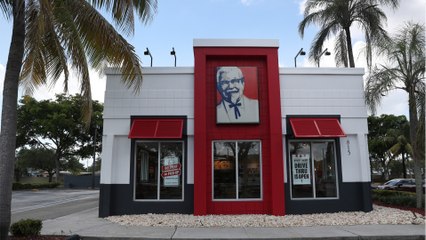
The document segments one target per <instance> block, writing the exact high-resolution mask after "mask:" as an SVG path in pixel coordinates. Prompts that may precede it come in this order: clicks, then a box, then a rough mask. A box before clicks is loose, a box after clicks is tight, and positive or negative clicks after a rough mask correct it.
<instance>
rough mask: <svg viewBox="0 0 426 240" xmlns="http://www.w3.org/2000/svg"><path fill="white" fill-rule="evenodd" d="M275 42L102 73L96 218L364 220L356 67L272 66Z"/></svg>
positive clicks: (227, 43)
mask: <svg viewBox="0 0 426 240" xmlns="http://www.w3.org/2000/svg"><path fill="white" fill-rule="evenodd" d="M278 47H279V43H278V41H277V40H220V39H196V40H194V59H195V63H194V67H152V68H145V69H144V76H143V78H144V80H143V81H144V82H143V85H142V88H141V90H140V92H139V93H134V91H133V90H132V89H128V88H127V87H126V86H125V85H124V84H123V83H122V82H121V75H120V73H119V72H118V71H117V70H115V69H109V70H108V71H107V85H106V93H105V106H104V133H103V151H102V170H101V188H100V205H99V216H100V217H105V216H110V215H121V214H141V213H186V214H195V215H206V214H272V215H285V214H301V213H320V212H338V211H370V210H371V209H372V203H371V197H370V166H369V159H368V149H367V133H368V129H367V110H366V106H365V103H364V92H363V74H364V71H363V69H357V68H280V67H279V66H278Z"/></svg>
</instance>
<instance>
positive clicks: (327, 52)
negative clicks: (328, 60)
mask: <svg viewBox="0 0 426 240" xmlns="http://www.w3.org/2000/svg"><path fill="white" fill-rule="evenodd" d="M324 54H325V56H330V55H331V53H330V52H329V51H328V48H326V49H324V51H322V52H321V53H320V55H319V56H318V67H320V61H321V57H322V55H324Z"/></svg>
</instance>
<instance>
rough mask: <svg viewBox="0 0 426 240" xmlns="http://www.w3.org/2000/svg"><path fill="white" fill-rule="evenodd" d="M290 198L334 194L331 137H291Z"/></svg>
mask: <svg viewBox="0 0 426 240" xmlns="http://www.w3.org/2000/svg"><path fill="white" fill-rule="evenodd" d="M289 149H290V161H291V168H290V171H291V193H292V198H337V197H338V196H337V173H336V155H335V144H334V141H290V144H289Z"/></svg>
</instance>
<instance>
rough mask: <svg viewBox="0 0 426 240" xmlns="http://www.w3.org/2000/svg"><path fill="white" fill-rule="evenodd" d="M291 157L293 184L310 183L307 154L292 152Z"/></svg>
mask: <svg viewBox="0 0 426 240" xmlns="http://www.w3.org/2000/svg"><path fill="white" fill-rule="evenodd" d="M291 158H292V159H293V166H292V168H293V185H310V184H311V167H310V165H309V154H294V155H292V156H291Z"/></svg>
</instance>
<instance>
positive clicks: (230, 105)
mask: <svg viewBox="0 0 426 240" xmlns="http://www.w3.org/2000/svg"><path fill="white" fill-rule="evenodd" d="M228 106H229V107H230V108H234V114H235V119H238V118H239V117H241V113H240V109H238V107H241V103H240V100H239V99H238V100H237V102H236V103H230V104H229V105H228Z"/></svg>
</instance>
